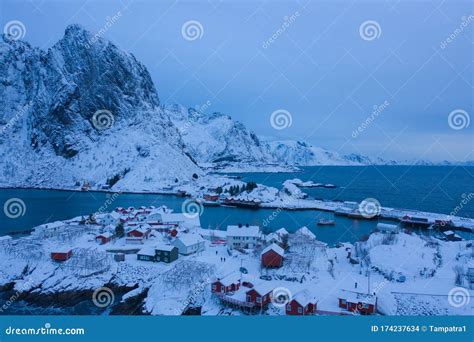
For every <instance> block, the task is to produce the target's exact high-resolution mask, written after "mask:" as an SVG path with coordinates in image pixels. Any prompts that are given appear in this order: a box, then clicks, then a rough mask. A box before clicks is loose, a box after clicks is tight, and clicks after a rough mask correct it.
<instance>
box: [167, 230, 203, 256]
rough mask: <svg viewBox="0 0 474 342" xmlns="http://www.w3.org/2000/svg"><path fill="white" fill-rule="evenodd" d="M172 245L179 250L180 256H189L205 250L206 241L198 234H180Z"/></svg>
mask: <svg viewBox="0 0 474 342" xmlns="http://www.w3.org/2000/svg"><path fill="white" fill-rule="evenodd" d="M171 244H172V245H173V246H175V247H177V248H178V251H179V254H182V255H189V254H192V253H196V252H200V251H203V250H204V248H205V247H204V239H203V238H202V237H201V236H200V235H199V234H196V233H191V234H180V235H179V236H178V237H177V238H176V239H174V240H173V242H171Z"/></svg>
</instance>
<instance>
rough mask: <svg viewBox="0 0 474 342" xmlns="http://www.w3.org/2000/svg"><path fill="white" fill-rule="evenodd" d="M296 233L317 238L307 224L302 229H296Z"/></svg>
mask: <svg viewBox="0 0 474 342" xmlns="http://www.w3.org/2000/svg"><path fill="white" fill-rule="evenodd" d="M296 234H301V235H305V236H307V237H309V238H311V239H315V240H316V235H314V234H313V233H312V232H311V231H310V230H309V229H308V227H306V226H303V227H301V228H300V229H298V230H297V231H296Z"/></svg>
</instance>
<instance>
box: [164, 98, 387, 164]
mask: <svg viewBox="0 0 474 342" xmlns="http://www.w3.org/2000/svg"><path fill="white" fill-rule="evenodd" d="M166 112H167V113H168V114H169V115H170V117H171V119H172V121H173V123H174V124H175V125H176V126H177V127H178V129H179V131H180V133H181V135H182V138H183V141H184V143H185V145H186V149H187V150H188V151H189V153H190V154H191V156H192V157H193V158H194V159H195V160H196V161H197V162H198V163H199V164H200V165H207V164H213V165H214V166H216V165H222V164H226V165H230V164H238V165H240V166H241V167H244V165H243V164H246V165H247V166H249V167H250V166H252V165H254V166H259V165H260V166H262V165H268V164H273V165H275V164H276V165H287V166H295V165H296V166H313V165H369V164H372V163H374V161H373V160H372V159H370V158H369V157H367V156H363V155H358V154H351V155H348V156H341V155H339V154H338V153H337V152H332V151H328V150H325V149H323V148H320V147H316V146H311V145H309V144H307V143H305V142H302V141H295V140H282V141H274V140H269V139H267V138H263V137H258V136H257V135H256V134H255V133H253V132H252V131H250V130H248V129H247V128H246V127H245V126H244V125H243V124H242V123H240V122H238V121H234V120H233V119H232V118H231V117H230V116H228V115H225V114H222V113H212V114H204V113H202V111H198V110H196V109H193V108H186V107H183V106H180V105H171V106H167V107H166ZM375 163H377V164H385V161H383V160H381V159H380V160H377V161H376V162H375Z"/></svg>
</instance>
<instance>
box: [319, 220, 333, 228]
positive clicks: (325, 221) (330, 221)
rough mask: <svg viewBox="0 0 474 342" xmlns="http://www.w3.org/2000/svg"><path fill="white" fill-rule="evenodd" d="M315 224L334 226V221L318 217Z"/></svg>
mask: <svg viewBox="0 0 474 342" xmlns="http://www.w3.org/2000/svg"><path fill="white" fill-rule="evenodd" d="M316 224H317V225H318V226H334V225H336V221H334V220H330V219H319V221H318V222H317V223H316Z"/></svg>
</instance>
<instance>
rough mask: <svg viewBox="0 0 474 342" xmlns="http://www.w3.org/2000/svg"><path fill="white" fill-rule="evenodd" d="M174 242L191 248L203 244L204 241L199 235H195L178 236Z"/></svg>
mask: <svg viewBox="0 0 474 342" xmlns="http://www.w3.org/2000/svg"><path fill="white" fill-rule="evenodd" d="M176 240H179V241H181V242H182V243H183V245H185V246H192V245H195V244H198V243H200V242H204V239H203V238H202V237H201V236H200V235H199V234H195V233H192V234H182V235H179V236H178V237H177V238H176Z"/></svg>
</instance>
